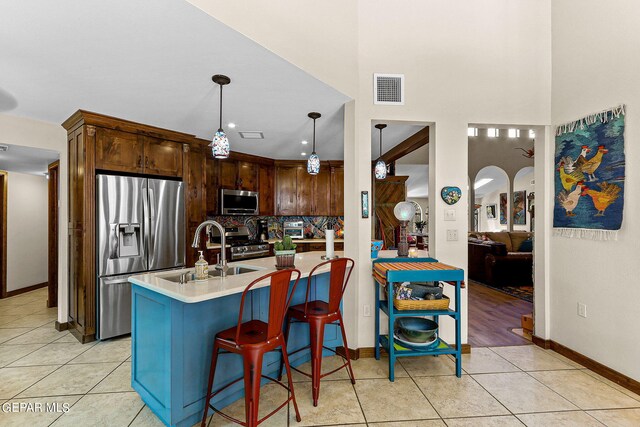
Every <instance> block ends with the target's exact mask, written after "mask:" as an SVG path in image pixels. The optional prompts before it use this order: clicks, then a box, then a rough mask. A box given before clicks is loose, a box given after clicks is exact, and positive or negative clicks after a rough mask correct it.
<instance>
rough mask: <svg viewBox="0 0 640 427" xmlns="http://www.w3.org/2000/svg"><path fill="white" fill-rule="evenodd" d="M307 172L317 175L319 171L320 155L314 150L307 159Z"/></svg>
mask: <svg viewBox="0 0 640 427" xmlns="http://www.w3.org/2000/svg"><path fill="white" fill-rule="evenodd" d="M307 172H308V173H309V175H318V173H320V157H318V155H317V154H316V152H315V151H314V152H313V153H311V155H310V156H309V160H307Z"/></svg>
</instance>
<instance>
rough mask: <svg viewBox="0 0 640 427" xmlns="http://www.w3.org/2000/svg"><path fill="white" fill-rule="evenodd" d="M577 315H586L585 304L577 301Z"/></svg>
mask: <svg viewBox="0 0 640 427" xmlns="http://www.w3.org/2000/svg"><path fill="white" fill-rule="evenodd" d="M578 316H580V317H587V305H586V304H583V303H581V302H579V303H578Z"/></svg>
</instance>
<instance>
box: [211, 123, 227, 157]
mask: <svg viewBox="0 0 640 427" xmlns="http://www.w3.org/2000/svg"><path fill="white" fill-rule="evenodd" d="M209 146H210V147H211V151H212V152H213V157H214V158H216V159H226V158H228V157H229V138H227V134H226V133H224V131H223V130H222V129H218V131H217V132H216V134H215V135H214V136H213V141H212V142H211V144H209Z"/></svg>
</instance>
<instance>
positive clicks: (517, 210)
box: [512, 190, 527, 225]
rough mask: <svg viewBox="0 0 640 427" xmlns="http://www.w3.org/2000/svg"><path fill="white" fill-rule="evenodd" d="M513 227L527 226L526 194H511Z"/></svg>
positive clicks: (522, 192) (516, 192)
mask: <svg viewBox="0 0 640 427" xmlns="http://www.w3.org/2000/svg"><path fill="white" fill-rule="evenodd" d="M512 206H513V217H512V218H513V225H526V224H527V192H526V191H524V190H523V191H514V192H513V205H512Z"/></svg>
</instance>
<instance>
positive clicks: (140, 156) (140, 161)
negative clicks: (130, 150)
mask: <svg viewBox="0 0 640 427" xmlns="http://www.w3.org/2000/svg"><path fill="white" fill-rule="evenodd" d="M138 167H139V168H141V167H142V154H141V155H139V156H138Z"/></svg>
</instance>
